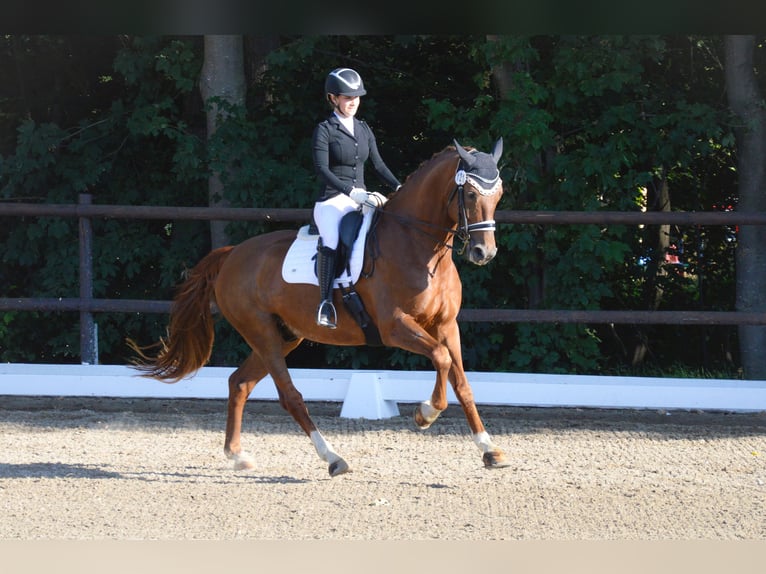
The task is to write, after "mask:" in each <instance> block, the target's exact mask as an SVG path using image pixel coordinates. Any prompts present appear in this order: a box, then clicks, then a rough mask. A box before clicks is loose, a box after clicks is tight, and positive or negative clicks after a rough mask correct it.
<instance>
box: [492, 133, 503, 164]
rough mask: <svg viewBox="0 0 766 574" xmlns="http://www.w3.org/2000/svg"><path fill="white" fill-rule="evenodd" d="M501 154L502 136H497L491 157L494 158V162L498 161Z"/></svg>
mask: <svg viewBox="0 0 766 574" xmlns="http://www.w3.org/2000/svg"><path fill="white" fill-rule="evenodd" d="M501 155H503V138H502V137H499V138H497V141H496V142H495V148H494V149H493V150H492V159H494V160H495V164H497V162H498V161H500V156H501Z"/></svg>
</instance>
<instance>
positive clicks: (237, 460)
mask: <svg viewBox="0 0 766 574" xmlns="http://www.w3.org/2000/svg"><path fill="white" fill-rule="evenodd" d="M233 458H234V470H246V469H250V468H255V459H254V458H253V457H252V455H250V454H248V453H246V452H244V451H242V452H240V453H237V454H235V455H234V457H233Z"/></svg>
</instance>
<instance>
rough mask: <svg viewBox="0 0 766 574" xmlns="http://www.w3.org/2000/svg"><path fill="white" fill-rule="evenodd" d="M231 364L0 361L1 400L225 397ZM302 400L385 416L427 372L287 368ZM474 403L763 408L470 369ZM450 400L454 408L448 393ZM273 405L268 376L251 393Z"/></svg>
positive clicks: (622, 382) (681, 386)
mask: <svg viewBox="0 0 766 574" xmlns="http://www.w3.org/2000/svg"><path fill="white" fill-rule="evenodd" d="M232 372H234V368H229V367H203V368H202V369H200V370H199V371H197V373H196V374H195V375H194V376H192V377H189V378H186V379H184V380H182V381H179V382H178V383H175V384H165V383H161V382H159V381H156V380H153V379H147V378H143V377H140V376H138V375H137V371H135V370H134V369H132V368H130V367H128V366H125V365H40V364H18V363H5V364H0V395H25V396H94V397H122V398H167V399H181V398H186V399H225V398H226V397H227V394H228V385H227V380H228V377H229V375H230V374H231V373H232ZM290 372H291V374H292V377H293V381H294V383H295V386H296V387H297V388H298V390H300V392H301V393H302V394H303V397H304V399H305V400H307V401H340V402H343V410H342V411H341V416H343V417H348V418H370V419H378V418H387V417H390V416H396V415H398V408H397V403H415V402H420V401H423V400H426V399H428V398H429V397H430V395H431V391H432V389H433V385H434V380H435V379H434V373H433V372H430V371H352V370H342V369H339V370H334V369H291V371H290ZM467 375H468V380H469V381H470V382H471V386H472V387H473V392H474V398H475V400H476V403H477V404H485V405H506V406H530V407H581V408H626V409H679V410H714V411H729V412H758V411H766V381H740V380H728V379H666V378H644V377H607V376H591V375H541V374H526V373H484V372H469V373H467ZM448 397H449V401H450V403H456V402H457V401H456V399H455V395H454V393H453V392H452V389H449V390H448ZM251 399H254V400H277V399H278V396H277V391H276V388H275V386H274V382H273V381H272V380H271V378H270V377H268V376H267V377H266V378H265V379H263V380H262V381H261V382H260V383H258V385H257V386H256V387H255V390H254V391H253V393H252V395H251Z"/></svg>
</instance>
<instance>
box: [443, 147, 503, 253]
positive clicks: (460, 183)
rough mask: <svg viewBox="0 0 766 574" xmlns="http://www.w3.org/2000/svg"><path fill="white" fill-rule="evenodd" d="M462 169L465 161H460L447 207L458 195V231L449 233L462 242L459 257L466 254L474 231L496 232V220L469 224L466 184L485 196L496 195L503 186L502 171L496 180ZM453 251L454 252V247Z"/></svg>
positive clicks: (498, 173) (498, 171) (496, 176)
mask: <svg viewBox="0 0 766 574" xmlns="http://www.w3.org/2000/svg"><path fill="white" fill-rule="evenodd" d="M462 168H463V161H462V160H460V164H458V169H457V172H455V189H453V190H452V193H451V194H450V196H449V200H448V201H447V207H448V208H449V205H450V203H452V200H453V199H454V198H455V196H456V195H457V210H458V226H457V229H455V230H452V229H450V230H449V231H450V233H452V234H454V236H455V237H456V238H457V239H459V240H460V241H461V242H462V246H461V247H460V249H459V250H457V251H455V252H456V253H457V254H458V255H462V254H463V253H464V252H465V248H466V246H467V245H468V242H469V241H470V240H471V232H472V231H495V220H494V219H485V220H484V221H477V222H476V223H468V211H467V210H466V208H465V184H466V183H470V184H471V187H473V188H474V189H475V190H476V191H478V192H479V194H480V195H484V196H489V195H494V194H496V193H497V192H498V191H499V190H500V187H501V186H502V181H501V179H500V170H497V175H495V177H494V178H492V179H487V178H484V177H482V176H480V175H479V174H477V173H468V172H466V171H465V170H464V169H462ZM452 249H453V250H454V247H453V248H452Z"/></svg>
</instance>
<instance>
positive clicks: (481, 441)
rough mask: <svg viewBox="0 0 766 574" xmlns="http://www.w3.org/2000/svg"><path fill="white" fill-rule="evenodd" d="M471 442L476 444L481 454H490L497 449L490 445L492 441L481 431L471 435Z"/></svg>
mask: <svg viewBox="0 0 766 574" xmlns="http://www.w3.org/2000/svg"><path fill="white" fill-rule="evenodd" d="M473 442H475V443H476V446H478V447H479V450H481V452H492V451H494V450H496V449H497V447H495V445H494V444H492V439H491V438H489V435H488V434H487V433H486V432H483V431H482V432H479V433H476V434H475V435H473Z"/></svg>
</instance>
